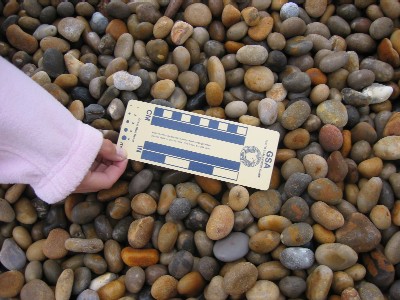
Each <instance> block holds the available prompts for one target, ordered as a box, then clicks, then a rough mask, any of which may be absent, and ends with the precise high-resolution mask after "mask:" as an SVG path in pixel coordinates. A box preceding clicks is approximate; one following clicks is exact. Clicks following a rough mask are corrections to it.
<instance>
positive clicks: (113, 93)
mask: <svg viewBox="0 0 400 300" xmlns="http://www.w3.org/2000/svg"><path fill="white" fill-rule="evenodd" d="M118 95H119V90H118V89H117V88H116V87H115V86H113V85H112V86H109V87H108V88H107V89H106V91H105V92H104V93H103V95H102V96H101V97H100V99H99V101H97V104H100V105H101V106H107V105H109V104H110V102H111V101H112V100H113V99H115V98H117V97H118Z"/></svg>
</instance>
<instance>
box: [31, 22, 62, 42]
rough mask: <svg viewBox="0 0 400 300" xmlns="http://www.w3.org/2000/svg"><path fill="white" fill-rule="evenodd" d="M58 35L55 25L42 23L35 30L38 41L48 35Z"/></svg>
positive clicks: (34, 34) (34, 33)
mask: <svg viewBox="0 0 400 300" xmlns="http://www.w3.org/2000/svg"><path fill="white" fill-rule="evenodd" d="M56 35H57V27H56V26H54V25H48V24H41V25H40V26H39V27H38V28H36V29H35V31H34V32H33V37H34V38H35V39H37V40H38V41H40V40H42V39H44V38H45V37H48V36H56Z"/></svg>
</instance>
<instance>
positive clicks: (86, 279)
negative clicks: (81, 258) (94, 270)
mask: <svg viewBox="0 0 400 300" xmlns="http://www.w3.org/2000/svg"><path fill="white" fill-rule="evenodd" d="M91 279H92V277H91V273H90V270H89V269H88V268H86V267H80V268H77V269H75V270H74V285H73V287H72V294H73V295H78V294H80V293H82V292H83V291H84V290H85V289H87V288H88V287H89V285H90V281H91Z"/></svg>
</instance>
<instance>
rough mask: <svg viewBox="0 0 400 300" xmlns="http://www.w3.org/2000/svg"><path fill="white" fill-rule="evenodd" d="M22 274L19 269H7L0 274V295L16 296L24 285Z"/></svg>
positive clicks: (4, 296)
mask: <svg viewBox="0 0 400 300" xmlns="http://www.w3.org/2000/svg"><path fill="white" fill-rule="evenodd" d="M24 283H25V278H24V275H23V274H22V273H21V272H19V271H7V272H3V273H1V274H0V297H2V298H11V297H16V296H17V295H18V294H19V293H20V291H21V289H22V287H23V286H24Z"/></svg>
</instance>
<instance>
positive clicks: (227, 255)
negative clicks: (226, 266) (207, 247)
mask: <svg viewBox="0 0 400 300" xmlns="http://www.w3.org/2000/svg"><path fill="white" fill-rule="evenodd" d="M248 251H249V236H248V235H247V234H245V233H242V232H233V233H231V234H230V235H228V236H227V237H226V238H224V239H222V240H218V241H217V242H216V243H215V244H214V248H213V252H214V255H215V257H216V258H217V259H219V260H220V261H223V262H231V261H234V260H237V259H239V258H242V257H244V256H245V255H246V254H247V252H248Z"/></svg>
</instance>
